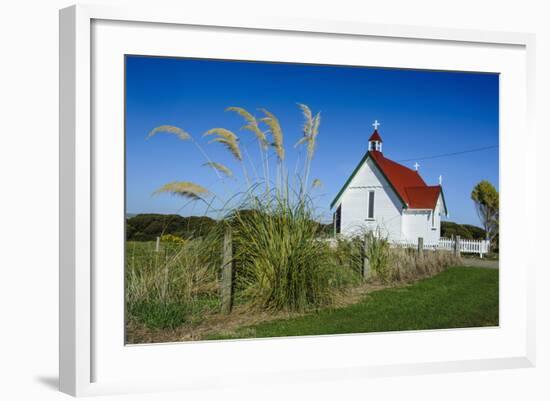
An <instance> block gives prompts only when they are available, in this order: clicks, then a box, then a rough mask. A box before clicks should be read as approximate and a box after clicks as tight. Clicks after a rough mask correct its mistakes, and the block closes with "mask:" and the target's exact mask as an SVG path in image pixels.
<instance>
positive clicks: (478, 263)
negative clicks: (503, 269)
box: [462, 256, 498, 269]
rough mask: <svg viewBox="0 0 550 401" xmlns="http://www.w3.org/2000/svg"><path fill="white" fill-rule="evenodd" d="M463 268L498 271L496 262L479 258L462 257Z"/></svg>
mask: <svg viewBox="0 0 550 401" xmlns="http://www.w3.org/2000/svg"><path fill="white" fill-rule="evenodd" d="M462 262H463V264H464V266H475V267H486V268H488V269H498V260H488V259H479V258H469V257H467V256H463V257H462Z"/></svg>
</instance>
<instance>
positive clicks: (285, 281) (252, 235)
mask: <svg viewBox="0 0 550 401" xmlns="http://www.w3.org/2000/svg"><path fill="white" fill-rule="evenodd" d="M232 225H233V235H234V237H233V238H234V247H235V260H236V286H237V287H236V288H237V292H238V293H240V296H241V297H242V298H243V299H244V300H245V302H247V303H248V304H249V306H251V307H253V308H256V309H263V310H295V311H303V310H307V309H310V308H316V307H321V306H324V305H328V304H330V303H331V302H332V300H333V298H334V295H335V290H336V278H335V276H336V275H335V272H334V270H333V269H331V261H332V260H331V253H330V249H329V247H328V246H327V244H326V243H325V242H322V241H318V240H317V237H318V236H319V225H318V224H317V223H316V222H315V221H314V220H313V216H312V214H311V207H310V206H309V205H308V204H307V202H301V201H296V202H294V203H289V202H287V199H286V198H284V197H283V198H275V199H270V198H268V199H256V202H254V205H253V206H252V208H251V209H248V210H247V212H246V213H237V214H235V216H234V221H233V222H232Z"/></svg>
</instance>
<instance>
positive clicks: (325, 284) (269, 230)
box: [149, 104, 350, 311]
mask: <svg viewBox="0 0 550 401" xmlns="http://www.w3.org/2000/svg"><path fill="white" fill-rule="evenodd" d="M298 107H299V109H300V111H301V113H302V115H303V117H304V124H303V126H302V129H301V134H300V138H299V139H298V140H297V141H296V142H295V145H294V146H295V147H304V148H305V152H304V159H303V160H301V159H299V161H298V163H297V164H296V166H293V168H292V169H289V166H287V165H286V149H285V134H284V133H283V129H282V127H281V124H280V122H279V120H278V119H277V117H276V116H275V115H274V114H273V113H272V112H270V111H269V110H267V109H263V108H262V109H258V113H259V116H258V117H256V116H255V115H254V114H253V113H251V112H249V111H248V110H246V109H244V108H242V107H229V108H228V109H227V111H229V112H231V113H235V114H236V115H237V116H238V117H239V118H240V119H241V120H242V121H244V124H245V125H244V126H242V127H241V129H242V130H243V135H252V137H253V138H254V139H255V140H256V142H257V145H258V147H257V152H258V153H259V158H258V159H259V160H260V162H261V165H260V166H259V168H254V169H253V170H252V171H249V169H250V166H254V162H253V160H250V153H249V152H248V151H247V150H246V148H243V146H241V138H240V137H239V135H238V134H237V133H236V132H235V131H232V130H229V129H227V128H222V127H216V128H212V129H209V130H207V131H206V132H205V133H204V134H203V137H205V138H207V139H209V142H208V144H210V145H211V146H220V145H222V146H223V147H225V148H226V149H227V151H228V152H229V154H230V155H231V157H232V159H233V164H234V165H235V166H231V165H227V164H223V165H222V164H221V163H219V162H217V161H214V160H211V159H210V158H209V156H208V154H207V152H205V150H204V149H203V147H202V146H201V145H200V144H199V142H198V141H196V140H195V139H193V137H192V136H191V134H189V133H187V132H186V131H184V130H183V129H180V128H178V127H173V126H167V125H163V126H160V127H157V128H155V129H153V130H152V131H151V133H150V134H149V137H152V136H154V135H157V134H159V133H167V134H171V135H175V136H176V137H178V138H179V139H181V140H183V141H192V142H193V143H194V144H195V145H196V146H197V148H198V149H199V151H200V152H201V153H202V154H203V155H204V156H205V159H206V160H205V163H204V166H207V167H210V168H211V169H212V170H213V171H214V172H215V173H216V174H217V175H218V177H220V179H223V178H224V177H232V178H234V179H240V181H241V182H244V183H245V184H246V187H247V190H245V191H243V192H241V195H242V196H241V199H240V200H239V202H237V204H236V206H229V205H230V202H228V201H227V195H229V194H222V195H220V194H214V193H213V192H212V191H209V190H208V189H206V188H205V187H203V186H201V185H199V184H197V183H193V182H191V181H188V177H183V178H184V180H182V181H174V182H171V183H169V184H166V185H164V186H163V187H161V188H160V189H159V190H158V191H157V193H170V194H173V195H178V196H181V197H183V198H186V199H188V200H190V201H192V202H195V201H199V202H200V201H202V202H205V203H207V204H208V207H209V208H214V205H216V204H221V205H222V206H221V207H220V208H219V209H220V214H221V215H223V216H224V218H223V219H224V220H225V223H229V224H231V226H232V230H233V232H232V239H233V246H234V259H235V260H234V266H235V288H236V296H237V297H238V298H239V299H240V300H242V301H243V302H246V303H247V304H248V305H249V306H250V307H253V308H257V309H263V310H298V311H302V310H306V309H310V308H318V307H320V306H323V305H329V304H331V302H332V301H333V299H334V296H335V292H336V291H337V290H338V288H340V287H341V286H342V285H343V283H347V282H349V281H350V279H349V275H350V270H349V269H348V268H347V267H346V268H343V269H337V268H335V266H334V260H335V259H334V255H333V253H332V251H331V250H330V248H329V247H328V245H327V244H326V243H325V242H322V241H319V240H318V238H319V237H320V235H321V233H320V225H319V223H317V221H316V216H315V214H314V207H313V203H312V201H311V192H312V191H313V190H315V189H316V188H319V187H320V186H321V185H322V183H321V181H320V180H319V179H313V180H311V182H310V176H311V163H312V160H313V158H314V155H315V149H316V144H317V139H318V135H319V129H320V123H321V115H320V113H316V114H314V113H313V112H312V111H311V110H310V108H309V107H308V106H306V105H304V104H298ZM239 170H240V171H241V172H242V173H241V174H238V175H237V174H236V173H235V171H239ZM289 170H293V171H294V174H290V173H289ZM222 175H223V177H222Z"/></svg>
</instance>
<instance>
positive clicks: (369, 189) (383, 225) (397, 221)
mask: <svg viewBox="0 0 550 401" xmlns="http://www.w3.org/2000/svg"><path fill="white" fill-rule="evenodd" d="M379 125H380V124H379V123H378V121H375V122H374V124H373V126H374V132H373V134H372V135H371V137H370V138H369V144H368V146H369V147H368V150H367V152H366V153H365V155H364V156H363V158H362V159H361V161H360V162H359V164H358V165H357V167H356V168H355V170H353V172H352V173H351V175H350V177H349V178H348V179H347V180H346V182H345V183H344V185H343V186H342V189H340V191H339V192H338V194H337V195H336V197H335V198H334V200H333V201H332V203H331V205H330V207H331V209H333V210H334V214H333V217H334V230H335V234H342V235H354V234H359V233H361V232H364V231H366V230H368V231H376V232H378V233H379V234H380V235H382V236H384V237H387V238H388V239H389V240H390V241H406V242H413V243H414V242H416V241H417V240H418V238H419V237H422V238H423V239H424V243H426V244H432V243H437V242H438V241H439V237H440V233H441V217H442V216H447V215H448V212H447V206H446V205H445V198H444V196H443V189H442V186H441V177H440V180H439V181H440V182H439V185H426V183H425V182H424V180H423V179H422V177H421V176H420V174H419V173H418V163H415V170H412V169H410V168H408V167H405V166H403V165H401V164H399V163H396V162H394V161H392V160H390V159H387V158H386V157H384V154H383V153H382V142H383V141H382V137H381V136H380V134H379V133H378V126H379Z"/></svg>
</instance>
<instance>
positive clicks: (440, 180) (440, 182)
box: [439, 175, 443, 185]
mask: <svg viewBox="0 0 550 401" xmlns="http://www.w3.org/2000/svg"><path fill="white" fill-rule="evenodd" d="M441 184H443V176H442V175H440V176H439V185H441Z"/></svg>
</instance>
